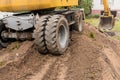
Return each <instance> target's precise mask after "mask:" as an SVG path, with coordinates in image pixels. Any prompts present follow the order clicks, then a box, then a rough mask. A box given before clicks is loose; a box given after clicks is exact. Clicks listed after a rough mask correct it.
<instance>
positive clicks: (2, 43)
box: [0, 21, 9, 49]
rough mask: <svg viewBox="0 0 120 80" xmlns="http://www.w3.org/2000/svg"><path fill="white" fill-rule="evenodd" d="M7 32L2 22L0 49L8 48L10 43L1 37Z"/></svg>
mask: <svg viewBox="0 0 120 80" xmlns="http://www.w3.org/2000/svg"><path fill="white" fill-rule="evenodd" d="M4 30H5V25H4V24H3V23H2V21H0V49H1V48H6V47H7V46H8V44H9V41H8V40H7V39H3V38H2V36H1V33H2V31H4Z"/></svg>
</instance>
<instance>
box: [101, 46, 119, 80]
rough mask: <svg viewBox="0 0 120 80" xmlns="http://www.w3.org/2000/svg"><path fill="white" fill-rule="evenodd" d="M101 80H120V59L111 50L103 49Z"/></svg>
mask: <svg viewBox="0 0 120 80" xmlns="http://www.w3.org/2000/svg"><path fill="white" fill-rule="evenodd" d="M102 57H103V60H102V65H103V66H104V70H103V80H119V79H120V63H119V62H118V61H120V57H119V56H118V55H117V54H116V53H115V52H114V51H113V49H112V48H104V49H103V51H102Z"/></svg>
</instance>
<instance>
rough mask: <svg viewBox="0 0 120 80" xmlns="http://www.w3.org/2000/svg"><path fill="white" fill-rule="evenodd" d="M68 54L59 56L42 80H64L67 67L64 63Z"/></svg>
mask: <svg viewBox="0 0 120 80" xmlns="http://www.w3.org/2000/svg"><path fill="white" fill-rule="evenodd" d="M69 53H70V52H66V54H65V55H62V56H59V57H58V58H57V59H56V61H55V63H54V64H53V65H52V66H51V67H50V70H49V71H48V73H47V74H46V76H45V77H44V79H43V80H66V79H65V78H66V76H67V70H68V67H67V66H66V65H65V63H66V62H67V61H68V59H69V57H70V56H71V55H70V54H69Z"/></svg>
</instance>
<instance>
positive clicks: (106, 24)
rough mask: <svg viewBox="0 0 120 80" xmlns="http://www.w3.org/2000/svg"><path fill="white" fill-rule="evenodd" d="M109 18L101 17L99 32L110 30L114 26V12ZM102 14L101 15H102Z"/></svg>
mask: <svg viewBox="0 0 120 80" xmlns="http://www.w3.org/2000/svg"><path fill="white" fill-rule="evenodd" d="M111 13H112V15H111V16H101V17H100V23H99V30H111V29H113V27H114V24H115V17H116V14H117V13H116V11H112V12H111ZM102 14H103V13H102Z"/></svg>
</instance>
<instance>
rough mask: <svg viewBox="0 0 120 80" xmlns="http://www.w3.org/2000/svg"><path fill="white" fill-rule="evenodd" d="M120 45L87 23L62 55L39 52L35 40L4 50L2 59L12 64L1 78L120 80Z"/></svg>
mask: <svg viewBox="0 0 120 80" xmlns="http://www.w3.org/2000/svg"><path fill="white" fill-rule="evenodd" d="M119 44H120V41H119V40H115V39H113V38H111V37H110V36H108V35H106V34H104V33H101V32H99V31H98V30H97V29H95V28H94V27H92V26H91V25H89V24H84V31H83V32H82V34H81V33H78V32H76V31H72V35H71V42H70V45H69V48H68V50H67V51H66V52H65V54H64V55H61V56H53V55H50V54H46V55H42V54H40V53H38V52H37V51H36V50H35V49H34V48H35V47H34V46H33V42H25V43H22V45H20V47H18V49H15V50H13V51H9V52H8V51H6V52H4V51H3V52H2V51H1V54H2V55H0V58H1V59H0V60H1V62H2V61H9V63H7V64H6V65H5V66H4V67H2V68H0V80H120V62H119V61H120V53H119V52H120V46H119ZM10 50H11V49H10ZM3 53H4V56H5V57H4V56H3ZM16 53H18V54H17V56H16ZM6 54H7V56H6ZM11 55H12V56H11ZM3 57H4V58H3ZM7 58H8V59H7ZM11 58H12V59H11ZM6 59H7V60H6ZM3 64H5V63H1V65H3Z"/></svg>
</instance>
